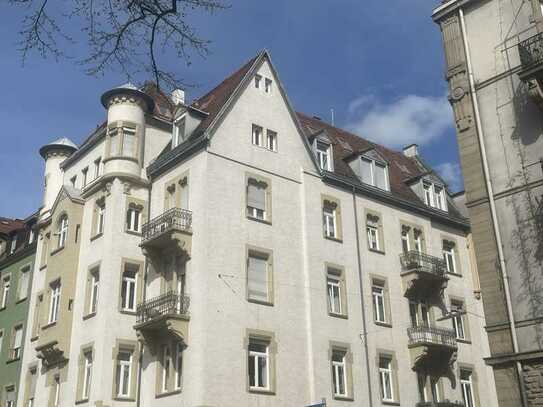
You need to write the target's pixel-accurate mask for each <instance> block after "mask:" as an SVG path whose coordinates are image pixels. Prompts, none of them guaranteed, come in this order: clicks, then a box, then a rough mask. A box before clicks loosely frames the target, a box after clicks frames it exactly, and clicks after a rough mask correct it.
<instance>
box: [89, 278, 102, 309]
mask: <svg viewBox="0 0 543 407" xmlns="http://www.w3.org/2000/svg"><path fill="white" fill-rule="evenodd" d="M90 275H91V281H90V298H89V314H95V313H96V310H97V308H98V295H99V292H100V270H99V269H95V270H92V271H91V273H90Z"/></svg>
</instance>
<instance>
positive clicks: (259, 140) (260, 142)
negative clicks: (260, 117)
mask: <svg viewBox="0 0 543 407" xmlns="http://www.w3.org/2000/svg"><path fill="white" fill-rule="evenodd" d="M253 145H255V146H259V147H263V146H264V136H263V129H262V127H260V126H257V125H256V124H253Z"/></svg>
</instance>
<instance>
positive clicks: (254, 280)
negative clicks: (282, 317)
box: [247, 250, 271, 303]
mask: <svg viewBox="0 0 543 407" xmlns="http://www.w3.org/2000/svg"><path fill="white" fill-rule="evenodd" d="M270 268H271V267H270V255H269V254H266V253H261V252H256V251H252V250H251V251H249V256H248V259H247V297H248V299H249V300H252V301H257V302H262V303H271V295H270V291H271V290H270V286H271V281H270V280H271V270H270Z"/></svg>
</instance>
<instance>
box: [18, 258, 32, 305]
mask: <svg viewBox="0 0 543 407" xmlns="http://www.w3.org/2000/svg"><path fill="white" fill-rule="evenodd" d="M29 284H30V266H26V267H24V268H22V269H21V275H20V276H19V293H18V297H19V300H22V299H23V298H26V297H27V295H28V285H29Z"/></svg>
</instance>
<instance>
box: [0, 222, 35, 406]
mask: <svg viewBox="0 0 543 407" xmlns="http://www.w3.org/2000/svg"><path fill="white" fill-rule="evenodd" d="M36 222H37V214H34V215H31V216H29V217H28V218H27V219H24V220H23V219H8V218H0V391H1V394H0V403H2V404H1V405H2V406H9V407H14V406H15V402H16V400H17V391H18V389H19V378H20V374H21V361H22V355H23V351H24V347H23V339H24V334H25V330H26V326H27V317H28V303H29V295H30V282H31V280H32V271H33V269H34V255H35V253H36V240H37V239H36V237H37V235H36Z"/></svg>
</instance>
